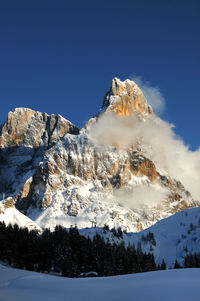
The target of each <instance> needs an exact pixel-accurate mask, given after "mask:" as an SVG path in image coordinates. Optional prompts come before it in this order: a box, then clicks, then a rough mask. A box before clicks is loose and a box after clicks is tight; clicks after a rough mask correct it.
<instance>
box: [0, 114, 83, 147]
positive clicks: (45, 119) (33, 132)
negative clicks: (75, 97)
mask: <svg viewBox="0 0 200 301" xmlns="http://www.w3.org/2000/svg"><path fill="white" fill-rule="evenodd" d="M66 133H70V134H78V133H79V129H78V128H77V127H76V126H75V125H73V124H72V123H71V122H70V121H68V120H66V119H65V118H63V117H62V116H61V115H58V116H56V115H54V114H52V115H48V114H47V113H41V112H38V111H34V110H31V109H28V108H16V109H15V110H14V111H11V112H9V113H8V117H7V121H6V122H5V123H4V124H3V125H2V127H1V130H0V148H2V147H13V146H31V147H39V146H49V145H52V144H53V143H55V142H56V141H58V140H59V139H60V138H61V137H63V136H64V135H65V134H66Z"/></svg>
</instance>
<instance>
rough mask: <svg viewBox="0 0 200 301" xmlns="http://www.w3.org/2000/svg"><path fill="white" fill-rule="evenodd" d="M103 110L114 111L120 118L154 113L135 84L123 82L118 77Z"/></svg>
mask: <svg viewBox="0 0 200 301" xmlns="http://www.w3.org/2000/svg"><path fill="white" fill-rule="evenodd" d="M102 109H103V110H105V111H106V112H110V111H114V112H116V113H117V115H119V116H130V115H133V114H136V113H142V114H147V115H148V114H152V113H153V111H152V108H151V106H150V105H149V104H148V103H147V101H146V99H145V97H144V94H143V93H142V91H141V90H140V88H139V87H138V86H137V84H136V83H135V82H133V81H130V80H125V81H124V82H121V81H120V80H119V79H118V78H116V77H115V78H114V79H113V80H112V84H111V88H110V91H109V92H107V93H106V94H105V96H104V99H103V104H102Z"/></svg>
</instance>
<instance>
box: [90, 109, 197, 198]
mask: <svg viewBox="0 0 200 301" xmlns="http://www.w3.org/2000/svg"><path fill="white" fill-rule="evenodd" d="M89 135H90V136H91V137H92V138H93V139H96V140H97V141H98V142H99V143H101V144H102V145H104V146H107V145H115V146H118V147H120V148H127V147H129V146H130V145H133V146H136V145H138V143H140V146H141V152H142V153H143V154H144V155H145V156H146V157H147V158H149V159H151V160H152V161H153V162H154V163H155V164H156V166H157V167H159V168H160V169H162V170H164V171H166V172H167V173H168V174H169V175H170V176H171V177H172V178H175V179H177V180H180V181H181V182H182V183H183V185H184V186H185V187H186V189H187V190H189V191H190V192H191V193H192V195H193V197H194V198H195V199H200V185H199V182H200V150H198V151H196V152H192V151H190V150H189V148H188V147H187V146H186V145H185V144H184V142H183V141H182V140H181V139H180V137H178V136H177V135H176V134H175V133H174V131H173V127H172V126H171V125H170V124H169V123H167V122H166V121H164V120H162V119H160V118H158V117H156V116H150V117H148V118H146V120H145V121H142V120H141V119H138V118H137V117H136V116H129V117H124V116H117V115H115V114H114V113H113V114H112V113H107V114H103V115H102V116H101V117H100V118H99V120H98V121H97V123H96V124H94V125H93V127H92V128H91V129H90V132H89ZM145 195H146V192H145Z"/></svg>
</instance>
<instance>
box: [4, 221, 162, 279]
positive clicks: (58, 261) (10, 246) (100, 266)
mask: <svg viewBox="0 0 200 301" xmlns="http://www.w3.org/2000/svg"><path fill="white" fill-rule="evenodd" d="M120 234H121V233H120ZM0 260H1V261H4V262H6V263H8V264H9V265H11V266H12V267H16V268H20V269H26V270H30V271H36V272H47V273H50V272H51V273H52V272H56V273H59V274H60V275H62V276H66V277H80V275H81V274H82V275H84V273H85V274H86V273H88V272H91V271H93V272H95V273H96V275H98V276H113V275H121V274H129V273H139V272H147V271H155V270H157V269H165V268H166V265H165V262H164V260H163V263H162V265H161V266H160V265H158V266H157V265H156V263H155V260H154V255H153V254H152V253H143V251H142V248H141V244H140V243H138V245H137V247H135V246H134V245H129V246H127V247H125V245H124V242H123V241H122V242H120V243H119V244H116V243H112V244H111V243H110V242H109V241H105V240H104V238H103V237H102V236H100V235H99V234H98V233H96V234H95V235H94V237H93V238H92V239H91V238H89V237H88V238H86V237H84V236H82V235H80V234H79V231H78V229H77V228H76V227H71V228H70V229H69V230H68V231H67V230H66V229H64V228H63V227H62V226H56V228H55V230H54V231H53V232H51V231H50V230H49V229H46V230H44V231H43V232H42V233H41V234H39V233H38V232H37V231H35V230H31V231H29V230H28V229H27V228H19V226H18V225H16V224H15V225H14V226H12V225H8V226H7V227H6V225H5V223H0Z"/></svg>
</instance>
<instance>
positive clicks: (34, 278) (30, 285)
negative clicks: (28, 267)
mask: <svg viewBox="0 0 200 301" xmlns="http://www.w3.org/2000/svg"><path fill="white" fill-rule="evenodd" d="M199 278H200V269H183V270H167V271H158V272H149V273H141V274H132V275H124V276H116V277H102V278H84V279H70V278H61V277H56V276H49V275H45V274H40V273H35V272H28V271H23V270H16V269H12V268H8V267H5V266H2V265H0V301H23V300H29V301H36V300H37V301H55V300H56V301H64V300H65V301H102V300H104V301H122V300H123V301H132V300H148V301H158V300H162V301H169V300H171V301H173V300H176V301H188V300H192V301H199Z"/></svg>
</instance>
